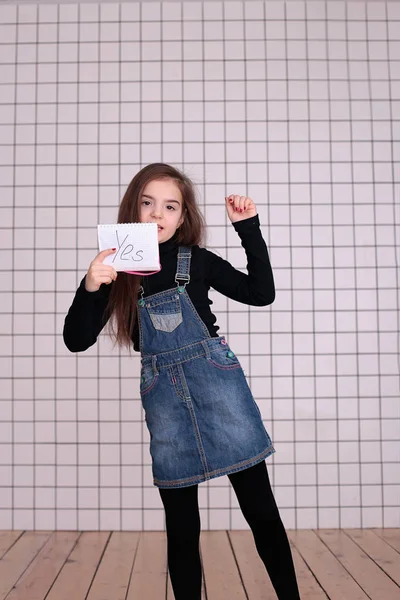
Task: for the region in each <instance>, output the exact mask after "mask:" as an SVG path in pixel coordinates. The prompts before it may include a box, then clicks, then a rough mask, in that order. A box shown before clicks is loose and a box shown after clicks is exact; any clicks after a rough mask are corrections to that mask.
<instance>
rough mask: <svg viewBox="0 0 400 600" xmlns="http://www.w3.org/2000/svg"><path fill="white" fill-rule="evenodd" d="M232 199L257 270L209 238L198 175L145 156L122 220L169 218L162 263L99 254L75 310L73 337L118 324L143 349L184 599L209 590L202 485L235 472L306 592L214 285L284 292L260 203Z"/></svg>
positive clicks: (238, 296)
mask: <svg viewBox="0 0 400 600" xmlns="http://www.w3.org/2000/svg"><path fill="white" fill-rule="evenodd" d="M225 203H226V210H227V213H228V216H229V219H230V220H231V222H232V224H233V226H234V228H235V230H236V232H237V233H238V235H239V236H240V239H241V243H242V246H243V248H244V250H245V252H246V256H247V261H248V264H247V270H248V275H245V274H244V273H242V272H240V271H238V270H236V269H235V268H234V267H232V265H230V263H229V262H227V261H226V260H223V259H222V258H220V257H219V256H217V255H216V254H214V253H212V252H210V251H208V250H206V249H205V248H201V247H200V246H199V243H200V242H201V240H202V236H203V232H204V223H203V219H202V216H201V213H200V211H199V208H198V206H197V203H196V199H195V192H194V188H193V184H192V183H191V181H190V180H189V179H188V178H187V177H186V176H185V175H184V174H183V173H181V172H179V171H178V170H177V169H175V168H173V167H171V166H169V165H165V164H162V163H156V164H151V165H148V166H146V167H144V168H143V169H142V170H141V171H139V173H137V175H136V176H135V177H134V178H133V180H132V181H131V183H130V184H129V186H128V189H127V191H126V193H125V196H124V198H123V200H122V202H121V205H120V208H119V214H118V222H119V223H129V222H142V223H157V224H158V241H159V251H160V261H161V267H162V268H161V271H159V272H158V273H156V274H153V275H151V277H148V278H146V277H144V276H138V275H133V274H129V273H124V272H119V273H118V277H117V272H116V271H115V270H114V268H113V267H111V266H107V265H104V264H103V260H104V258H105V257H106V256H107V255H108V254H111V253H113V252H115V248H114V249H110V250H105V251H103V252H100V253H99V254H98V255H97V256H96V257H95V259H94V260H93V261H92V263H91V264H90V267H89V270H88V272H87V274H86V276H85V277H84V278H83V280H82V282H81V284H80V286H79V288H78V290H77V292H76V295H75V298H74V301H73V303H72V306H71V308H70V309H69V312H68V315H67V317H66V319H65V324H64V332H63V335H64V341H65V344H66V345H67V347H68V348H69V350H70V351H71V352H81V351H84V350H86V349H87V348H89V346H91V345H92V344H94V343H95V342H96V340H97V337H98V335H99V333H100V332H101V330H102V329H103V327H104V326H105V324H106V323H108V324H109V327H110V333H111V335H112V336H113V337H114V339H115V340H116V341H117V343H119V344H120V345H126V346H128V347H131V345H132V342H133V347H134V349H135V350H138V351H140V353H141V379H140V394H141V399H142V403H143V407H144V411H145V418H146V423H147V426H148V429H149V432H150V440H151V441H150V452H151V456H152V470H153V477H154V485H155V486H157V487H158V489H159V493H160V496H161V500H162V502H163V505H164V509H165V515H166V530H167V540H168V543H167V552H168V568H169V572H170V577H171V583H172V587H173V590H174V594H175V598H176V600H188V599H190V600H199V599H200V597H201V560H200V552H199V538H200V517H199V507H198V497H197V491H198V484H199V483H200V482H202V481H206V480H208V479H211V478H214V477H220V476H221V475H228V477H229V480H230V482H231V484H232V486H233V488H234V490H235V493H236V495H237V498H238V502H239V505H240V508H241V510H242V512H243V515H244V517H245V519H246V520H247V522H248V524H249V526H250V528H251V530H252V532H253V535H254V540H255V543H256V547H257V550H258V553H259V555H260V557H261V559H262V561H263V562H264V564H265V567H266V569H267V571H268V574H269V576H270V578H271V581H272V584H273V586H274V588H275V590H276V593H277V596H278V598H279V600H296V599H298V598H299V592H298V588H297V583H296V576H295V571H294V567H293V561H292V555H291V552H290V546H289V542H288V539H287V536H286V532H285V530H284V527H283V524H282V521H281V519H280V516H279V512H278V508H277V506H276V503H275V500H274V496H273V493H272V490H271V486H270V482H269V478H268V473H267V469H266V464H265V460H264V459H265V458H266V457H268V456H270V455H271V454H272V453H273V452H274V451H275V450H274V448H273V446H272V443H271V440H270V437H269V435H268V433H267V431H266V430H265V428H264V425H263V422H262V418H261V413H260V411H259V409H258V406H257V405H256V403H255V401H254V399H253V396H252V394H251V391H250V388H249V386H248V384H247V381H246V378H245V375H244V373H243V370H242V368H241V365H240V363H239V360H238V359H237V357H236V356H235V354H234V353H233V351H232V350H231V349H230V348H229V345H228V344H227V342H226V339H225V338H224V337H223V336H219V335H218V334H217V331H218V329H219V328H218V327H217V326H216V324H215V321H216V319H215V316H214V315H213V313H212V312H211V310H210V304H211V301H210V300H209V298H208V291H209V289H210V287H211V286H212V287H213V288H214V289H216V290H218V291H219V292H221V293H222V294H224V295H225V296H228V297H229V298H232V299H234V300H236V301H238V302H243V303H245V304H249V305H252V306H266V305H268V304H271V303H272V302H273V301H274V298H275V288H274V280H273V275H272V270H271V265H270V262H269V257H268V251H267V247H266V245H265V242H264V240H263V238H262V234H261V231H260V222H259V218H258V215H257V210H256V206H255V204H254V202H253V201H252V200H251V199H250V198H247V197H244V196H238V195H231V196H229V197H228V198H226V199H225Z"/></svg>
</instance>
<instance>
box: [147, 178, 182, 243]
mask: <svg viewBox="0 0 400 600" xmlns="http://www.w3.org/2000/svg"><path fill="white" fill-rule="evenodd" d="M139 215H140V222H141V223H157V225H158V243H159V244H161V243H162V242H166V241H167V240H169V239H171V238H172V236H173V235H174V233H175V231H176V230H177V229H178V227H179V226H180V225H181V224H182V223H183V199H182V194H181V191H180V189H179V188H178V186H177V185H176V183H175V182H174V181H173V180H172V179H161V180H158V179H155V180H153V181H150V182H149V183H148V184H147V185H146V186H145V188H144V190H143V192H142V195H141V197H140V198H139Z"/></svg>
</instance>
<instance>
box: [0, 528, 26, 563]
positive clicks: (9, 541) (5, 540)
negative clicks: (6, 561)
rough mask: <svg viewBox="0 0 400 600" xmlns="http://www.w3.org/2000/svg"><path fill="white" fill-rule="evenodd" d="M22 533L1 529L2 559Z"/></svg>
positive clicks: (0, 550) (0, 552)
mask: <svg viewBox="0 0 400 600" xmlns="http://www.w3.org/2000/svg"><path fill="white" fill-rule="evenodd" d="M22 534H23V532H22V531H0V559H1V558H3V556H4V554H5V553H6V552H7V551H8V550H9V549H10V548H11V546H12V545H13V544H14V543H15V542H16V541H17V539H18V538H19V537H21V535H22Z"/></svg>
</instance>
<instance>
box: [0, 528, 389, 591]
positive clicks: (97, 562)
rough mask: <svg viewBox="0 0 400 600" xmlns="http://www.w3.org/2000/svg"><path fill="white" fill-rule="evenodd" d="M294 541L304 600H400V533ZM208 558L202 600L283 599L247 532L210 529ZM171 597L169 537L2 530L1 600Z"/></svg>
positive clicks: (205, 545) (345, 533)
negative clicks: (275, 591) (279, 596)
mask: <svg viewBox="0 0 400 600" xmlns="http://www.w3.org/2000/svg"><path fill="white" fill-rule="evenodd" d="M288 535H289V538H290V541H291V544H292V550H293V558H294V562H295V566H296V571H297V576H298V580H299V585H300V592H301V598H302V600H323V599H326V598H329V599H330V600H364V599H368V598H370V599H372V600H395V599H396V600H399V598H400V587H399V586H400V530H399V529H364V530H360V529H346V530H332V529H331V530H326V529H325V530H315V531H314V530H312V531H311V530H308V531H306V530H298V531H288ZM201 552H202V561H203V567H204V590H203V598H207V600H222V599H224V600H228V599H229V600H232V599H235V600H272V599H274V598H275V599H276V595H275V593H274V591H273V589H272V587H271V584H270V582H269V579H268V577H267V575H266V572H265V569H264V565H263V564H262V562H261V560H260V559H259V557H258V555H257V553H256V550H255V546H254V542H253V538H252V535H251V533H250V532H249V531H203V532H202V534H201ZM173 598H174V596H173V593H172V589H171V586H170V582H169V580H168V576H167V568H166V539H165V533H164V532H145V533H137V532H84V533H79V532H72V531H62V532H55V533H54V532H29V531H27V532H20V531H5V532H0V600H6V599H7V600H44V599H46V600H83V599H88V600H165V599H166V600H173ZM187 600H191V599H190V598H188V599H187Z"/></svg>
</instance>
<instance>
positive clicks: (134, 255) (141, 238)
mask: <svg viewBox="0 0 400 600" xmlns="http://www.w3.org/2000/svg"><path fill="white" fill-rule="evenodd" d="M97 234H98V239H99V249H100V251H101V250H107V249H108V248H116V249H117V250H116V252H115V253H114V254H111V255H110V256H107V257H106V258H105V260H104V261H103V262H104V264H105V265H111V266H113V267H114V269H115V270H116V271H140V272H142V271H159V270H160V255H159V251H158V228H157V223H115V224H107V225H98V226H97Z"/></svg>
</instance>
